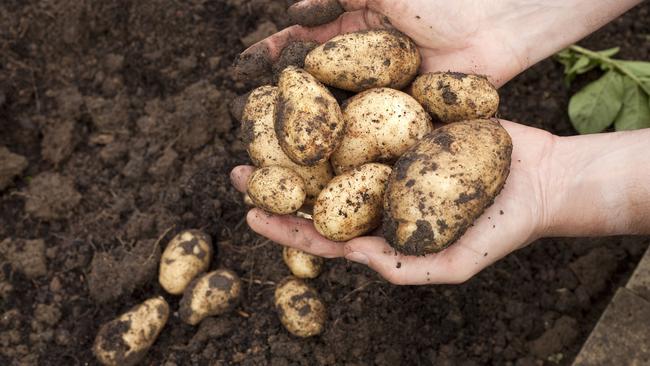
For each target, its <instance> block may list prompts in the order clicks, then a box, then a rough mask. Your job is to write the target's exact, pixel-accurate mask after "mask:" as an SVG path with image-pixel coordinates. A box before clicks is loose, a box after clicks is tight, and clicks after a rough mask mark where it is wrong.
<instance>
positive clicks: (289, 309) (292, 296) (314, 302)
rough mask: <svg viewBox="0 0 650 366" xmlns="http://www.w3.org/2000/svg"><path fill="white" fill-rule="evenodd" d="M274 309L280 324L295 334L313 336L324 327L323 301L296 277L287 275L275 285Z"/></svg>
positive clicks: (325, 316)
mask: <svg viewBox="0 0 650 366" xmlns="http://www.w3.org/2000/svg"><path fill="white" fill-rule="evenodd" d="M275 309H276V310H277V312H278V315H279V316H280V322H281V323H282V325H284V327H285V328H286V329H287V330H288V331H289V332H290V333H291V334H293V335H295V336H298V337H303V338H306V337H311V336H315V335H318V334H320V333H321V332H322V331H323V329H324V328H325V320H326V318H327V312H326V310H325V305H324V304H323V301H322V300H321V298H320V296H319V295H318V293H317V292H316V290H314V289H313V288H312V287H311V286H309V285H307V284H306V283H305V282H304V281H303V280H300V279H298V278H295V277H287V278H285V279H284V280H282V282H280V283H279V284H278V285H277V287H276V288H275Z"/></svg>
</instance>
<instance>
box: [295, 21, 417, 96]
mask: <svg viewBox="0 0 650 366" xmlns="http://www.w3.org/2000/svg"><path fill="white" fill-rule="evenodd" d="M420 61H421V60H420V52H419V51H418V48H417V46H416V45H415V43H413V41H412V40H411V39H409V38H408V37H406V36H405V35H403V34H402V33H400V32H398V31H396V30H386V29H374V30H365V31H360V32H353V33H346V34H342V35H339V36H336V37H334V38H332V39H330V40H329V41H327V42H325V43H323V44H322V45H320V46H319V47H316V48H315V49H314V50H312V51H311V52H310V53H308V54H307V57H306V58H305V70H307V71H308V72H309V73H310V74H312V75H314V76H315V77H316V79H318V80H320V81H321V82H323V83H325V84H327V85H331V86H335V87H337V88H340V89H345V90H350V91H354V92H360V91H363V90H367V89H371V88H379V87H389V88H393V89H402V88H404V87H405V86H407V85H408V84H409V83H410V82H411V80H413V78H414V77H415V75H416V74H417V72H418V69H419V68H420Z"/></svg>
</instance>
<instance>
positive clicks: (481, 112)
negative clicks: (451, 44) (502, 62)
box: [411, 72, 499, 122]
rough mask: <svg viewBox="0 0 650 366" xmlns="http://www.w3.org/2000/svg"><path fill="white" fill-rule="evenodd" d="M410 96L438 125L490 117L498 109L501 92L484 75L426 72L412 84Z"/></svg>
mask: <svg viewBox="0 0 650 366" xmlns="http://www.w3.org/2000/svg"><path fill="white" fill-rule="evenodd" d="M411 94H412V95H413V97H414V98H415V99H416V100H417V101H418V102H420V104H422V106H423V107H424V109H426V110H427V112H429V113H430V114H431V117H433V119H434V120H435V121H436V122H458V121H465V120H470V119H477V118H490V117H492V116H494V114H495V113H496V112H497V109H498V108H499V93H497V90H496V88H495V87H494V86H493V85H492V84H491V83H490V81H489V80H488V79H487V78H486V77H485V76H481V75H468V74H463V73H459V72H434V73H427V74H424V75H420V76H418V77H417V79H415V81H413V85H412V86H411Z"/></svg>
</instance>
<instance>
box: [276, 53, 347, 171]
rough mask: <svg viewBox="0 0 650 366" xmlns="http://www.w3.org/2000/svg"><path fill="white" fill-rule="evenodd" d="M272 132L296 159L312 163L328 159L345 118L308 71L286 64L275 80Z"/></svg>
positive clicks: (300, 161)
mask: <svg viewBox="0 0 650 366" xmlns="http://www.w3.org/2000/svg"><path fill="white" fill-rule="evenodd" d="M278 88H279V90H280V98H279V100H278V105H277V107H276V109H275V125H274V126H275V135H276V136H277V137H278V141H279V142H280V146H281V147H282V150H283V151H284V152H285V153H286V154H287V156H288V157H289V158H290V159H291V160H293V161H294V162H295V163H297V164H300V165H307V166H314V165H318V164H320V163H322V162H324V161H327V160H328V159H329V157H330V155H332V153H333V152H334V150H335V149H336V148H337V147H338V145H339V143H340V142H341V138H342V137H343V132H344V128H345V121H344V120H343V115H342V113H341V108H340V107H339V104H338V103H337V102H336V99H335V98H334V96H332V93H330V91H329V90H327V88H326V87H325V86H324V85H323V84H321V83H320V82H319V81H318V80H316V79H315V78H314V77H313V76H311V75H310V74H309V73H308V72H306V71H305V70H303V69H300V68H297V67H295V66H289V67H287V68H285V69H284V70H283V71H282V73H281V74H280V80H279V81H278Z"/></svg>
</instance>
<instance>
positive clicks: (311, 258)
mask: <svg viewBox="0 0 650 366" xmlns="http://www.w3.org/2000/svg"><path fill="white" fill-rule="evenodd" d="M282 259H284V263H285V264H286V265H287V267H289V270H290V271H291V273H293V275H294V276H296V277H298V278H316V277H318V275H319V274H320V272H321V270H322V269H323V258H321V257H318V256H315V255H311V254H309V253H306V252H303V251H302V250H299V249H295V248H289V247H284V248H283V249H282Z"/></svg>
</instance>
